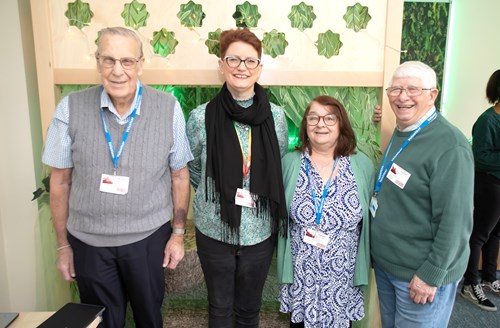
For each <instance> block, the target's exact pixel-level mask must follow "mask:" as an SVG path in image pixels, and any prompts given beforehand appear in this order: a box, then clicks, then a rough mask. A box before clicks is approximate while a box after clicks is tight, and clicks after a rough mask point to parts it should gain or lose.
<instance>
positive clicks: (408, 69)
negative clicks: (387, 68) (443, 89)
mask: <svg viewBox="0 0 500 328" xmlns="http://www.w3.org/2000/svg"><path fill="white" fill-rule="evenodd" d="M403 77H414V78H417V79H420V81H422V84H423V85H422V87H424V88H435V87H436V72H435V71H434V70H433V69H432V68H431V67H429V66H428V65H426V64H424V63H422V62H419V61H407V62H404V63H403V64H401V65H399V66H398V68H396V70H395V71H394V74H392V80H391V85H392V82H393V81H394V79H395V78H403Z"/></svg>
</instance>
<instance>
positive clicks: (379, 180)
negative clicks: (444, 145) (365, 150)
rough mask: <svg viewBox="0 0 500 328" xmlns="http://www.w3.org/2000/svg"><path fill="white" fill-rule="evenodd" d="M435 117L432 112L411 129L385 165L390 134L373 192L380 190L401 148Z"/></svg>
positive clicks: (435, 113)
mask: <svg viewBox="0 0 500 328" xmlns="http://www.w3.org/2000/svg"><path fill="white" fill-rule="evenodd" d="M436 117H437V112H434V113H432V115H431V116H429V117H428V118H427V119H426V120H425V121H423V122H422V124H420V126H419V127H418V128H417V129H416V130H415V131H413V133H412V134H411V135H410V136H409V137H408V139H406V141H405V142H404V143H403V144H402V145H401V147H400V148H399V150H398V151H397V152H396V154H394V156H393V157H392V159H391V160H390V162H389V163H387V165H385V162H386V161H387V155H388V154H389V150H390V149H391V146H392V141H393V140H394V133H393V134H392V138H391V142H390V143H389V146H388V147H387V150H386V151H385V155H384V160H383V161H382V165H381V166H380V170H379V173H378V178H377V184H376V185H375V194H378V192H379V191H380V188H381V187H382V182H383V181H384V178H385V176H386V175H387V172H388V171H389V169H390V168H391V167H392V164H393V163H394V160H395V159H396V157H398V156H399V154H401V152H402V151H403V149H405V148H406V146H408V144H409V143H410V142H411V141H412V140H413V138H415V136H416V135H417V134H418V133H419V132H420V131H422V129H423V128H425V127H426V126H427V125H429V123H430V122H432V121H434V119H435V118H436Z"/></svg>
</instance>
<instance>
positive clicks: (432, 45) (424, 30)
mask: <svg viewBox="0 0 500 328" xmlns="http://www.w3.org/2000/svg"><path fill="white" fill-rule="evenodd" d="M449 8H450V4H449V3H446V2H405V4H404V12H403V31H402V40H401V49H403V50H406V52H402V53H401V62H405V61H408V60H419V61H422V62H424V63H426V64H427V65H429V66H431V67H432V68H433V69H434V70H435V71H436V75H437V84H438V85H437V87H438V89H439V90H441V89H442V88H441V86H442V85H443V74H444V73H443V72H444V60H445V54H446V35H447V32H448V17H449ZM440 102H441V96H440V95H438V98H437V99H436V105H437V107H439V104H440Z"/></svg>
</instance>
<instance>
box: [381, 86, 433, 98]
mask: <svg viewBox="0 0 500 328" xmlns="http://www.w3.org/2000/svg"><path fill="white" fill-rule="evenodd" d="M424 90H432V88H419V87H408V88H406V89H403V88H398V87H390V88H387V89H385V91H386V92H387V95H389V96H392V97H397V96H399V95H400V94H401V92H403V91H404V92H406V94H407V95H408V97H415V96H420V95H421V94H422V92H424Z"/></svg>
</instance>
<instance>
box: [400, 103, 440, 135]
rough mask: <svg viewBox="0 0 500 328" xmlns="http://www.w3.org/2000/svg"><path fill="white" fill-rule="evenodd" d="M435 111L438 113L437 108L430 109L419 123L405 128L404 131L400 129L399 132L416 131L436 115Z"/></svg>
mask: <svg viewBox="0 0 500 328" xmlns="http://www.w3.org/2000/svg"><path fill="white" fill-rule="evenodd" d="M435 111H436V106H432V108H431V109H429V110H428V111H427V113H425V115H424V116H422V117H421V118H420V119H419V120H418V121H417V122H415V123H413V124H412V125H410V126H408V127H406V128H404V129H400V128H399V127H398V128H397V129H398V131H401V132H410V131H413V130H416V129H417V128H418V127H419V126H420V124H422V123H423V122H424V121H425V120H426V119H428V118H429V117H431V116H432V114H434V112H435Z"/></svg>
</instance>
